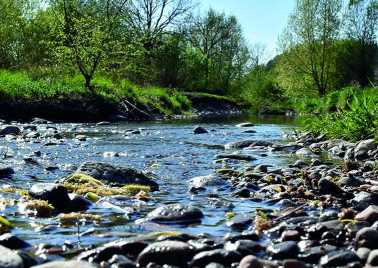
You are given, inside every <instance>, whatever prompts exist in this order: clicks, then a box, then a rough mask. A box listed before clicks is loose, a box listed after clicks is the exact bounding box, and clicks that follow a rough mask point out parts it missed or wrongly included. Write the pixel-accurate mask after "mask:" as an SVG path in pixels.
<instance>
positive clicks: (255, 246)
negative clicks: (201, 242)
mask: <svg viewBox="0 0 378 268" xmlns="http://www.w3.org/2000/svg"><path fill="white" fill-rule="evenodd" d="M224 249H225V250H227V251H237V252H239V253H240V254H241V255H243V256H246V255H255V254H257V253H259V252H260V251H262V250H263V249H264V248H263V247H262V246H261V245H260V244H259V243H257V242H255V241H252V240H239V241H236V242H234V243H232V242H227V243H226V244H225V245H224Z"/></svg>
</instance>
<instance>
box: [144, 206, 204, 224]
mask: <svg viewBox="0 0 378 268" xmlns="http://www.w3.org/2000/svg"><path fill="white" fill-rule="evenodd" d="M202 218H203V213H202V211H201V210H200V209H198V208H195V207H192V206H185V205H181V204H171V205H165V206H161V207H158V208H156V209H155V210H153V211H151V212H150V213H148V215H147V219H148V220H149V221H153V222H157V223H163V224H190V223H198V222H201V220H202Z"/></svg>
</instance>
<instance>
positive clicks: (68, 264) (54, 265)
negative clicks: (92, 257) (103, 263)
mask: <svg viewBox="0 0 378 268" xmlns="http://www.w3.org/2000/svg"><path fill="white" fill-rule="evenodd" d="M98 267H99V266H97V265H96V264H93V263H89V262H83V261H53V262H48V263H45V264H41V265H37V266H33V267H32V268H98Z"/></svg>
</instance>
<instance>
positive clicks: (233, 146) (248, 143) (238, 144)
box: [224, 140, 256, 150]
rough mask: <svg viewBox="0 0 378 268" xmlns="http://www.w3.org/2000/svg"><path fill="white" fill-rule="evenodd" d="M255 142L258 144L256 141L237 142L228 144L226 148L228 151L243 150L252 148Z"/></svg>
mask: <svg viewBox="0 0 378 268" xmlns="http://www.w3.org/2000/svg"><path fill="white" fill-rule="evenodd" d="M255 142H256V141H255V140H245V141H236V142H230V143H227V144H226V145H225V146H224V147H225V148H226V150H228V149H243V148H246V147H249V146H251V145H252V144H254V143H255Z"/></svg>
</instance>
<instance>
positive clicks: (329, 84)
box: [244, 0, 378, 106]
mask: <svg viewBox="0 0 378 268" xmlns="http://www.w3.org/2000/svg"><path fill="white" fill-rule="evenodd" d="M377 30H378V1H377V0H296V5H295V9H294V11H293V12H292V14H291V16H290V18H289V22H288V25H287V26H286V28H285V30H284V32H283V33H282V34H281V36H280V37H279V48H280V53H279V55H278V56H276V57H275V58H274V59H273V60H272V61H270V62H268V63H266V64H264V63H263V64H258V65H256V66H255V68H253V70H252V71H251V72H250V73H249V75H248V76H247V77H246V79H245V85H244V87H245V89H244V94H245V95H247V97H248V98H249V99H251V100H252V102H254V103H255V104H256V105H260V106H269V103H272V102H276V103H279V102H281V103H287V101H290V100H293V99H294V100H295V99H298V100H299V101H301V100H303V98H304V97H306V96H309V97H313V98H314V97H322V96H324V95H326V94H328V93H329V92H333V91H337V90H339V89H342V88H343V87H346V86H351V85H352V86H357V87H361V88H364V87H373V86H374V85H375V83H376V79H377V78H376V75H377V74H376V73H375V72H377V70H378V48H377Z"/></svg>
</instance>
